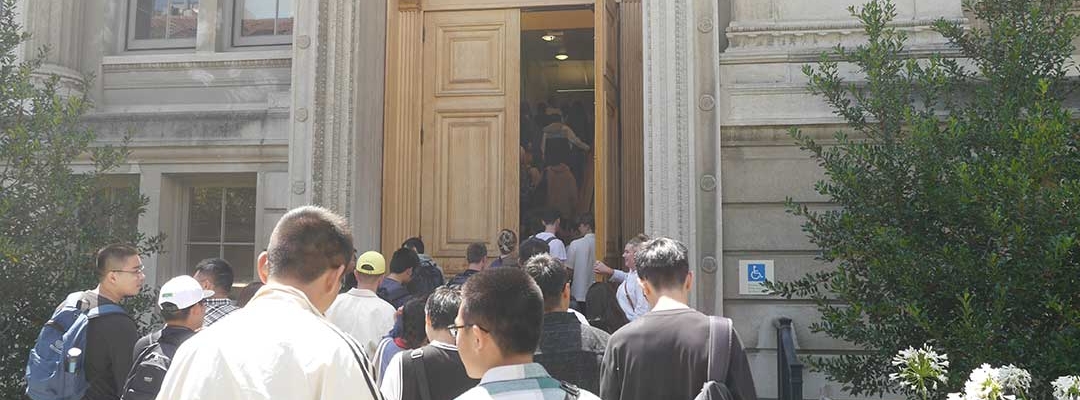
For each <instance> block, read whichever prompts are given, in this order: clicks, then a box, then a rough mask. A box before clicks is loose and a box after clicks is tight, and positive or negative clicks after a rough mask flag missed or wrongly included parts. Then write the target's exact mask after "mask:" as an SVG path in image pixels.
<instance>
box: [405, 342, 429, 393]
mask: <svg viewBox="0 0 1080 400" xmlns="http://www.w3.org/2000/svg"><path fill="white" fill-rule="evenodd" d="M406 366H408V367H411V368H410V370H412V371H414V372H415V373H416V388H417V389H418V391H419V392H420V400H431V382H428V377H427V367H426V366H424V349H423V348H419V349H415V350H413V351H410V352H409V356H408V357H404V354H403V355H402V359H401V369H402V374H401V375H402V378H404V377H405V376H408V375H406V374H405V372H404V371H405V369H406ZM403 380H404V379H403ZM403 383H404V382H403Z"/></svg>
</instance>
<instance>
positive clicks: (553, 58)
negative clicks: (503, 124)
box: [519, 9, 596, 243]
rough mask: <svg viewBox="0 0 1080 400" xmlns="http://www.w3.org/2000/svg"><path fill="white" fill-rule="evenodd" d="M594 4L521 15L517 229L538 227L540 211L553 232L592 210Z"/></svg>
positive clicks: (569, 233)
mask: <svg viewBox="0 0 1080 400" xmlns="http://www.w3.org/2000/svg"><path fill="white" fill-rule="evenodd" d="M593 24H594V16H593V11H592V9H570V10H565V9H564V10H540V11H525V12H522V14H521V31H522V32H521V105H520V107H521V114H520V144H521V157H520V174H521V176H520V181H519V182H520V208H519V210H520V214H521V215H520V218H521V219H520V225H519V226H520V229H521V237H523V238H524V237H528V236H529V235H533V234H535V233H537V232H540V231H542V230H543V226H542V225H541V224H540V222H539V214H540V213H541V212H542V211H543V210H546V209H554V210H557V211H558V212H559V214H560V215H561V218H562V220H563V224H562V226H561V229H560V232H559V233H558V237H559V238H560V239H562V240H563V242H564V243H570V241H572V240H573V239H574V238H576V236H577V232H576V231H574V230H573V228H574V227H576V224H571V223H570V221H575V220H577V219H578V218H580V217H582V216H584V215H585V214H594V212H595V198H596V196H595V182H594V171H595V165H596V164H595V160H596V156H595V155H596V140H595V132H594V130H595V122H596V116H595V100H596V96H595V84H596V82H595V80H596V79H595V76H596V75H595V49H594V36H595V32H594V26H593Z"/></svg>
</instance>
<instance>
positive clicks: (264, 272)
mask: <svg viewBox="0 0 1080 400" xmlns="http://www.w3.org/2000/svg"><path fill="white" fill-rule="evenodd" d="M268 259H269V257H267V256H266V252H265V251H264V252H262V253H259V261H258V262H257V267H258V268H256V269H258V270H259V271H258V272H259V280H260V281H262V283H267V282H266V279H267V278H269V277H270V265H269V264H268V263H267V260H268Z"/></svg>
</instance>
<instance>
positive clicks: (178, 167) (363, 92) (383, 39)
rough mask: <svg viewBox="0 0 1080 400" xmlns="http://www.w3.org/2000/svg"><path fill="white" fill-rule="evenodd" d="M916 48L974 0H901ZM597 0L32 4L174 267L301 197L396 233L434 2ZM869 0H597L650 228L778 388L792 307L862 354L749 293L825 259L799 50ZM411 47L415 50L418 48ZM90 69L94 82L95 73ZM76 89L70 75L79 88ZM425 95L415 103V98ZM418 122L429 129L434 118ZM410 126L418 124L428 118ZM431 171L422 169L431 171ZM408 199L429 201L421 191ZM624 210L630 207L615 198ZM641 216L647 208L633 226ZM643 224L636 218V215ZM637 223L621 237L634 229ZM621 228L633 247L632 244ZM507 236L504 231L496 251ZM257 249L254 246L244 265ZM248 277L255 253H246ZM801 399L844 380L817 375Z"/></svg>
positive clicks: (810, 57)
mask: <svg viewBox="0 0 1080 400" xmlns="http://www.w3.org/2000/svg"><path fill="white" fill-rule="evenodd" d="M895 2H896V4H897V7H898V10H899V13H900V17H899V18H898V20H897V24H898V25H900V26H902V27H903V28H904V29H906V30H908V31H909V32H910V34H911V41H910V43H909V44H910V46H909V47H910V48H911V51H913V52H914V53H916V54H918V53H924V52H930V51H941V50H947V47H946V46H945V45H944V44H943V43H942V41H941V38H940V37H937V36H936V35H935V34H933V33H932V32H931V31H930V30H929V29H928V28H929V25H930V23H931V22H932V21H933V20H935V19H937V18H941V17H944V18H949V19H962V18H964V14H963V12H962V10H961V6H960V3H961V1H960V0H896V1H895ZM579 3H591V1H586V0H545V1H540V0H517V1H513V0H362V1H355V0H303V1H300V0H156V1H147V0H78V1H73V0H23V1H22V2H21V3H19V7H20V12H21V15H22V22H23V23H24V26H25V28H26V29H27V30H29V31H30V32H31V33H32V34H33V35H34V40H33V41H32V42H31V43H30V44H28V46H26V48H25V49H24V51H25V52H27V54H29V52H31V51H33V50H32V49H33V48H36V47H37V46H39V45H43V44H48V45H50V47H51V48H52V53H51V54H50V55H49V59H48V63H47V65H46V67H45V68H44V70H43V72H47V73H56V74H59V75H61V76H62V77H63V78H64V79H65V80H66V81H67V82H69V83H77V82H80V81H85V82H88V85H87V86H86V89H85V90H87V91H88V94H89V95H90V97H91V98H92V99H93V101H94V109H93V111H92V112H91V113H90V114H89V115H87V117H86V121H87V123H89V124H91V125H92V126H93V127H94V128H95V129H96V131H97V132H98V134H99V136H100V140H101V141H102V142H103V143H119V142H120V141H121V140H122V139H123V138H124V137H125V136H130V137H131V142H130V147H131V149H132V154H131V157H130V159H129V162H128V163H127V164H126V165H125V166H124V167H122V168H121V169H120V170H118V171H115V172H116V174H115V179H114V180H113V181H112V183H113V184H115V185H118V186H120V185H124V186H137V187H138V188H139V189H140V191H141V192H142V193H143V194H144V195H146V196H147V197H148V198H149V199H150V203H149V206H148V212H147V213H146V214H145V215H143V216H141V217H140V218H139V222H138V227H139V229H140V231H143V232H162V233H165V234H166V236H167V241H166V252H164V253H162V254H159V255H155V256H153V257H152V258H151V259H149V260H146V265H147V266H148V269H147V270H148V272H149V273H148V278H149V280H150V281H151V282H157V283H161V282H164V281H165V280H167V279H168V278H169V277H170V276H174V275H178V274H184V273H188V272H190V268H191V266H192V265H193V264H194V262H196V261H198V260H199V259H200V258H201V257H204V256H208V255H220V256H225V257H226V258H228V259H230V261H232V262H233V263H234V264H237V265H248V264H251V263H252V262H253V257H254V255H255V254H257V253H258V251H260V250H262V249H263V248H265V247H266V244H267V241H268V239H269V238H268V236H269V234H270V231H271V230H272V228H273V225H274V223H275V222H276V221H277V219H278V218H279V217H280V216H281V215H282V214H283V213H284V212H285V211H286V210H287V209H289V208H290V207H294V206H298V205H302V204H310V203H318V204H322V205H326V206H328V207H330V208H332V209H334V210H337V211H338V212H341V213H343V214H344V215H347V216H348V217H349V219H350V221H351V222H352V224H353V226H354V233H355V236H356V240H357V245H358V247H360V248H382V249H392V248H393V247H394V246H396V244H397V243H400V240H401V239H404V237H405V234H407V233H410V232H408V229H403V228H401V223H400V221H399V220H401V219H409V218H413V217H410V216H409V214H410V212H413V211H415V210H416V209H415V208H413V209H410V208H408V207H404V208H401V207H400V205H399V204H397V203H396V202H394V203H388V202H386V201H384V199H386V198H395V199H408V198H411V197H415V196H417V195H418V194H417V193H416V192H415V191H412V190H413V189H412V188H410V185H409V182H408V177H409V176H417V175H409V174H408V173H405V172H408V171H407V170H406V171H405V172H402V170H400V169H399V167H392V165H397V164H394V163H396V162H397V161H396V160H399V159H402V158H409V157H413V156H414V155H413V154H412V153H407V152H406V153H395V152H391V151H387V150H385V149H400V148H408V147H409V146H418V145H419V143H420V141H421V140H423V137H422V136H420V135H419V132H416V135H415V136H409V135H401V134H400V133H401V132H413V129H412V128H410V127H412V126H413V124H419V122H417V121H418V120H420V119H421V118H422V116H421V114H420V113H419V111H418V110H410V109H407V108H406V109H400V108H399V109H392V108H393V107H389V108H388V106H387V105H388V104H395V103H397V104H401V103H404V104H409V101H410V99H411V98H409V97H405V96H408V95H409V93H411V91H416V90H419V89H418V88H417V86H418V82H419V81H418V80H417V79H419V78H414V77H410V76H409V75H408V74H402V73H401V72H400V71H405V70H410V69H409V68H412V70H415V69H416V68H418V65H412V64H409V63H410V62H417V59H416V58H410V57H411V56H410V54H419V51H420V49H416V48H411V47H408V46H394V45H392V44H393V43H409V39H410V38H415V37H416V36H418V37H420V38H423V37H424V35H427V34H428V32H426V31H425V30H424V18H425V15H428V13H431V12H437V11H442V10H456V9H501V8H507V7H517V8H530V7H532V8H535V7H539V6H545V7H550V6H560V5H565V6H579V5H580V4H579ZM857 3H860V1H858V0H820V1H805V0H719V1H717V0H620V1H615V0H609V1H603V0H598V1H597V4H598V6H597V7H596V9H604V7H617V8H616V10H617V12H618V14H619V15H620V16H621V18H622V21H621V23H622V27H623V30H622V32H623V33H622V36H620V39H621V40H622V44H620V45H619V46H621V47H620V48H622V49H631V50H633V49H637V50H636V51H626V52H623V54H622V55H621V57H622V60H630V61H631V62H636V63H639V66H638V67H637V68H630V69H627V70H626V73H624V74H623V75H622V76H621V79H623V80H624V81H628V82H629V83H628V84H624V85H622V86H623V88H622V89H623V90H622V92H621V93H620V96H621V98H620V99H619V100H621V101H622V102H623V106H622V109H623V113H624V114H627V113H633V114H639V116H640V119H639V120H637V122H635V121H630V120H627V119H626V118H624V119H623V123H622V125H621V126H622V129H624V130H627V131H629V130H634V129H637V130H639V133H638V134H639V135H640V137H641V139H640V141H637V144H638V145H640V149H639V151H640V156H639V157H638V159H637V163H639V168H640V173H641V174H642V176H641V183H642V186H641V187H640V188H633V187H631V188H630V189H629V193H630V196H639V198H640V199H641V203H642V204H643V208H642V209H641V210H640V221H638V223H639V226H641V227H643V229H644V231H645V232H647V233H649V234H655V235H666V236H672V237H675V238H678V239H681V240H683V241H685V242H686V243H688V244H689V245H690V248H691V252H692V254H693V263H692V268H693V270H694V272H695V276H696V277H697V285H696V286H697V290H696V291H695V293H694V299H693V301H694V303H695V306H696V307H698V308H700V309H702V310H704V311H707V312H722V313H723V314H724V315H726V316H729V317H731V318H732V319H733V320H734V321H735V325H736V328H737V329H738V330H739V332H740V333H741V334H742V338H743V341H744V345H745V347H746V348H747V349H748V353H749V354H750V357H751V362H752V365H753V368H754V372H755V376H756V377H757V385H758V393H759V395H760V396H761V397H762V398H776V383H775V382H776V380H775V376H776V365H775V357H776V356H775V354H776V339H775V332H774V330H773V325H772V324H773V322H774V321H775V319H776V318H778V317H780V316H788V317H791V318H793V319H794V321H795V327H796V332H797V336H798V344H799V348H800V349H799V351H800V353H802V354H819V355H830V354H839V353H843V352H846V351H852V349H851V348H850V346H848V345H846V344H845V343H842V342H839V341H836V340H833V339H831V338H828V337H825V336H822V335H814V334H811V333H810V332H809V331H808V329H807V326H808V325H809V324H810V323H811V322H813V321H814V320H815V319H816V318H817V313H816V311H815V310H814V307H813V305H812V304H811V303H810V302H808V301H805V300H799V299H794V300H781V299H777V298H772V297H769V296H761V295H751V294H741V291H740V283H741V282H740V279H745V277H742V276H741V275H740V260H772V261H773V264H772V265H773V268H774V270H775V272H774V274H775V278H776V279H781V280H783V279H791V278H795V277H797V276H800V275H802V274H804V273H806V272H810V271H814V270H818V269H821V268H825V266H823V265H821V264H820V263H818V262H816V261H814V255H815V253H816V252H815V249H814V247H813V246H812V245H811V244H810V243H809V242H808V241H807V239H806V238H805V236H804V235H803V233H802V232H801V230H800V228H799V224H800V221H799V220H797V219H795V218H794V217H791V216H790V215H788V214H786V213H785V211H784V206H783V203H784V199H785V198H786V197H791V198H793V199H794V200H796V201H800V202H808V203H810V204H811V205H812V206H813V207H817V208H826V207H829V204H828V203H827V201H826V199H823V198H821V197H819V196H818V195H817V194H816V193H815V192H814V191H813V190H812V184H813V182H814V181H816V180H819V179H821V178H823V176H822V174H821V173H820V170H819V169H818V168H817V167H816V165H815V164H814V163H813V161H812V160H810V159H809V158H808V155H807V154H805V153H804V152H802V151H800V150H799V149H798V148H796V147H794V146H793V144H792V141H791V140H790V139H789V138H788V136H787V133H786V132H787V129H788V128H789V127H791V126H801V127H803V129H804V132H806V133H807V134H810V135H815V136H820V137H823V138H827V137H830V136H831V135H832V132H833V131H835V130H836V129H838V128H840V127H841V125H839V124H840V123H841V122H842V121H841V120H839V119H838V118H836V117H835V116H834V115H832V113H831V111H830V110H829V109H828V108H827V107H826V106H825V105H824V104H823V103H822V102H821V101H819V100H818V99H816V98H814V97H813V96H812V95H810V94H809V93H808V91H807V89H806V78H805V77H804V76H803V75H802V73H801V72H800V69H801V67H802V65H804V64H806V63H810V62H814V61H815V60H816V59H817V56H818V54H820V52H822V51H823V50H827V49H828V48H830V47H832V46H835V45H836V44H838V43H841V44H845V45H854V44H857V43H858V42H859V41H860V40H861V39H862V37H861V36H860V34H861V28H860V26H859V25H858V23H857V22H856V21H855V20H854V19H852V18H851V17H850V15H849V14H848V12H847V10H846V8H847V6H849V5H852V4H857ZM410 52H413V53H410ZM88 75H89V76H92V79H90V80H86V79H87V78H86V76H88ZM74 86H75V85H72V87H74ZM417 106H418V107H419V104H417ZM417 130H418V129H417ZM410 135H411V134H410ZM415 173H417V174H418V173H419V172H415ZM410 204H411V203H410ZM610 218H614V215H613V216H612V217H610ZM630 225H632V226H633V224H630ZM631 229H637V228H626V231H627V232H628V231H630V230H631ZM625 233H626V232H624V235H623V237H626V235H625ZM615 243H618V242H617V241H615ZM489 247H490V248H494V246H489ZM241 260H244V261H241ZM238 270H240V271H239V273H238V275H240V277H239V278H238V280H244V279H251V277H252V276H253V273H252V272H253V268H238ZM803 393H804V394H805V397H807V398H816V397H818V396H820V395H825V396H829V397H833V398H844V397H846V394H844V393H842V392H841V391H840V390H839V387H838V386H836V385H835V384H832V383H829V382H827V381H826V380H825V379H824V378H823V377H821V376H817V375H809V376H808V377H807V380H806V383H805V387H804V391H803Z"/></svg>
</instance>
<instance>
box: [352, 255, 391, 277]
mask: <svg viewBox="0 0 1080 400" xmlns="http://www.w3.org/2000/svg"><path fill="white" fill-rule="evenodd" d="M356 271H357V272H359V273H361V274H365V275H382V274H385V273H386V259H385V258H383V256H382V254H379V252H377V251H368V252H365V253H364V254H361V255H360V258H358V259H356Z"/></svg>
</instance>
